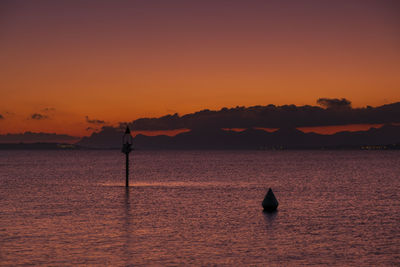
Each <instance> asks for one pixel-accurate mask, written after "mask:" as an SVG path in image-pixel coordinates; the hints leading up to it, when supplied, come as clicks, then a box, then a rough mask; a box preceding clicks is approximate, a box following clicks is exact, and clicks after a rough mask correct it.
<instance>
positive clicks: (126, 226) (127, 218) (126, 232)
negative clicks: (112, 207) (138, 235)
mask: <svg viewBox="0 0 400 267" xmlns="http://www.w3.org/2000/svg"><path fill="white" fill-rule="evenodd" d="M124 190H125V192H124V201H123V209H124V216H123V217H124V218H123V219H124V223H123V225H122V227H123V229H121V232H122V235H123V236H124V238H123V239H124V244H123V254H124V255H123V258H124V262H125V266H128V265H129V264H130V263H131V262H132V255H131V252H130V249H129V248H130V246H131V245H130V243H131V240H132V235H131V228H132V226H131V222H132V214H131V202H130V188H129V187H126V188H125V189H124Z"/></svg>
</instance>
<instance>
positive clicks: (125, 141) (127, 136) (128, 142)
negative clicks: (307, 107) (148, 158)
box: [122, 126, 132, 188]
mask: <svg viewBox="0 0 400 267" xmlns="http://www.w3.org/2000/svg"><path fill="white" fill-rule="evenodd" d="M131 151H132V135H131V130H130V129H129V127H128V126H126V130H125V133H124V136H123V137H122V153H124V154H125V174H126V178H125V187H126V188H128V187H129V153H130V152H131Z"/></svg>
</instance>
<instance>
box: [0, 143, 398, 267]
mask: <svg viewBox="0 0 400 267" xmlns="http://www.w3.org/2000/svg"><path fill="white" fill-rule="evenodd" d="M131 159H132V160H133V162H131V163H132V164H131V169H132V170H131V173H132V176H131V187H130V188H129V190H126V189H125V187H124V182H125V177H124V175H125V170H124V168H125V162H124V155H123V154H122V153H120V152H119V151H0V199H1V201H0V264H1V265H5V266H7V265H13V266H14V265H20V264H32V265H53V266H60V265H69V266H70V265H78V264H85V265H112V266H125V265H130V264H132V265H135V266H136V265H230V266H231V265H235V266H237V265H252V266H253V265H258V266H266V265H268V266H288V265H293V266H299V265H318V266H320V265H324V264H326V265H329V266H343V265H362V266H376V265H400V180H399V176H400V152H397V151H152V152H144V151H134V152H133V153H132V154H131ZM268 187H272V188H273V190H274V193H275V196H276V197H277V199H278V201H279V203H280V205H279V208H278V210H279V211H278V212H277V213H275V214H265V213H263V212H262V207H261V202H262V200H263V198H264V195H265V193H266V192H267V190H268Z"/></svg>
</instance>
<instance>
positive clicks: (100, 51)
mask: <svg viewBox="0 0 400 267" xmlns="http://www.w3.org/2000/svg"><path fill="white" fill-rule="evenodd" d="M399 14H400V1H395V0H393V1H386V0H376V1H368V0H359V1H352V0H343V1H321V0H314V1H299V0H292V1H266V0H264V1H251V0H246V1H244V0H243V1H233V0H230V1H218V0H214V1H204V0H203V1H194V0H193V1H165V0H163V1H151V0H149V1H52V0H49V1H40V0H37V1H18V0H17V1H7V0H6V1H4V0H3V1H1V2H0V62H1V64H0V115H2V117H3V118H2V119H1V117H0V134H4V133H17V132H23V131H28V130H29V131H43V132H57V133H63V134H72V135H78V136H82V135H88V134H89V133H90V131H87V130H86V128H88V127H90V126H93V125H94V126H99V125H100V124H95V123H88V122H87V119H86V116H88V118H89V119H90V120H104V121H106V122H107V123H109V124H116V123H117V122H120V121H132V120H134V119H137V118H140V117H152V116H160V115H165V114H167V113H175V112H178V113H180V114H184V113H188V112H193V111H197V110H200V109H204V108H209V109H220V108H222V107H233V106H237V105H240V106H243V105H244V106H250V105H266V104H276V105H282V104H297V105H304V104H312V105H314V104H315V101H316V100H317V98H319V97H338V98H342V97H345V98H347V99H350V100H351V101H352V102H353V106H356V107H359V106H366V105H372V106H377V105H382V104H385V103H391V102H397V101H400V16H399ZM35 113H36V114H40V115H42V117H39V116H34V117H35V118H32V115H33V114H35ZM92 128H93V127H92Z"/></svg>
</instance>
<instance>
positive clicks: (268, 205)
mask: <svg viewBox="0 0 400 267" xmlns="http://www.w3.org/2000/svg"><path fill="white" fill-rule="evenodd" d="M278 205H279V203H278V200H276V197H275V195H274V192H272V189H271V188H269V190H268V193H267V194H266V195H265V198H264V200H263V202H262V206H263V208H264V211H267V212H272V211H276V209H277V208H278Z"/></svg>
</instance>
